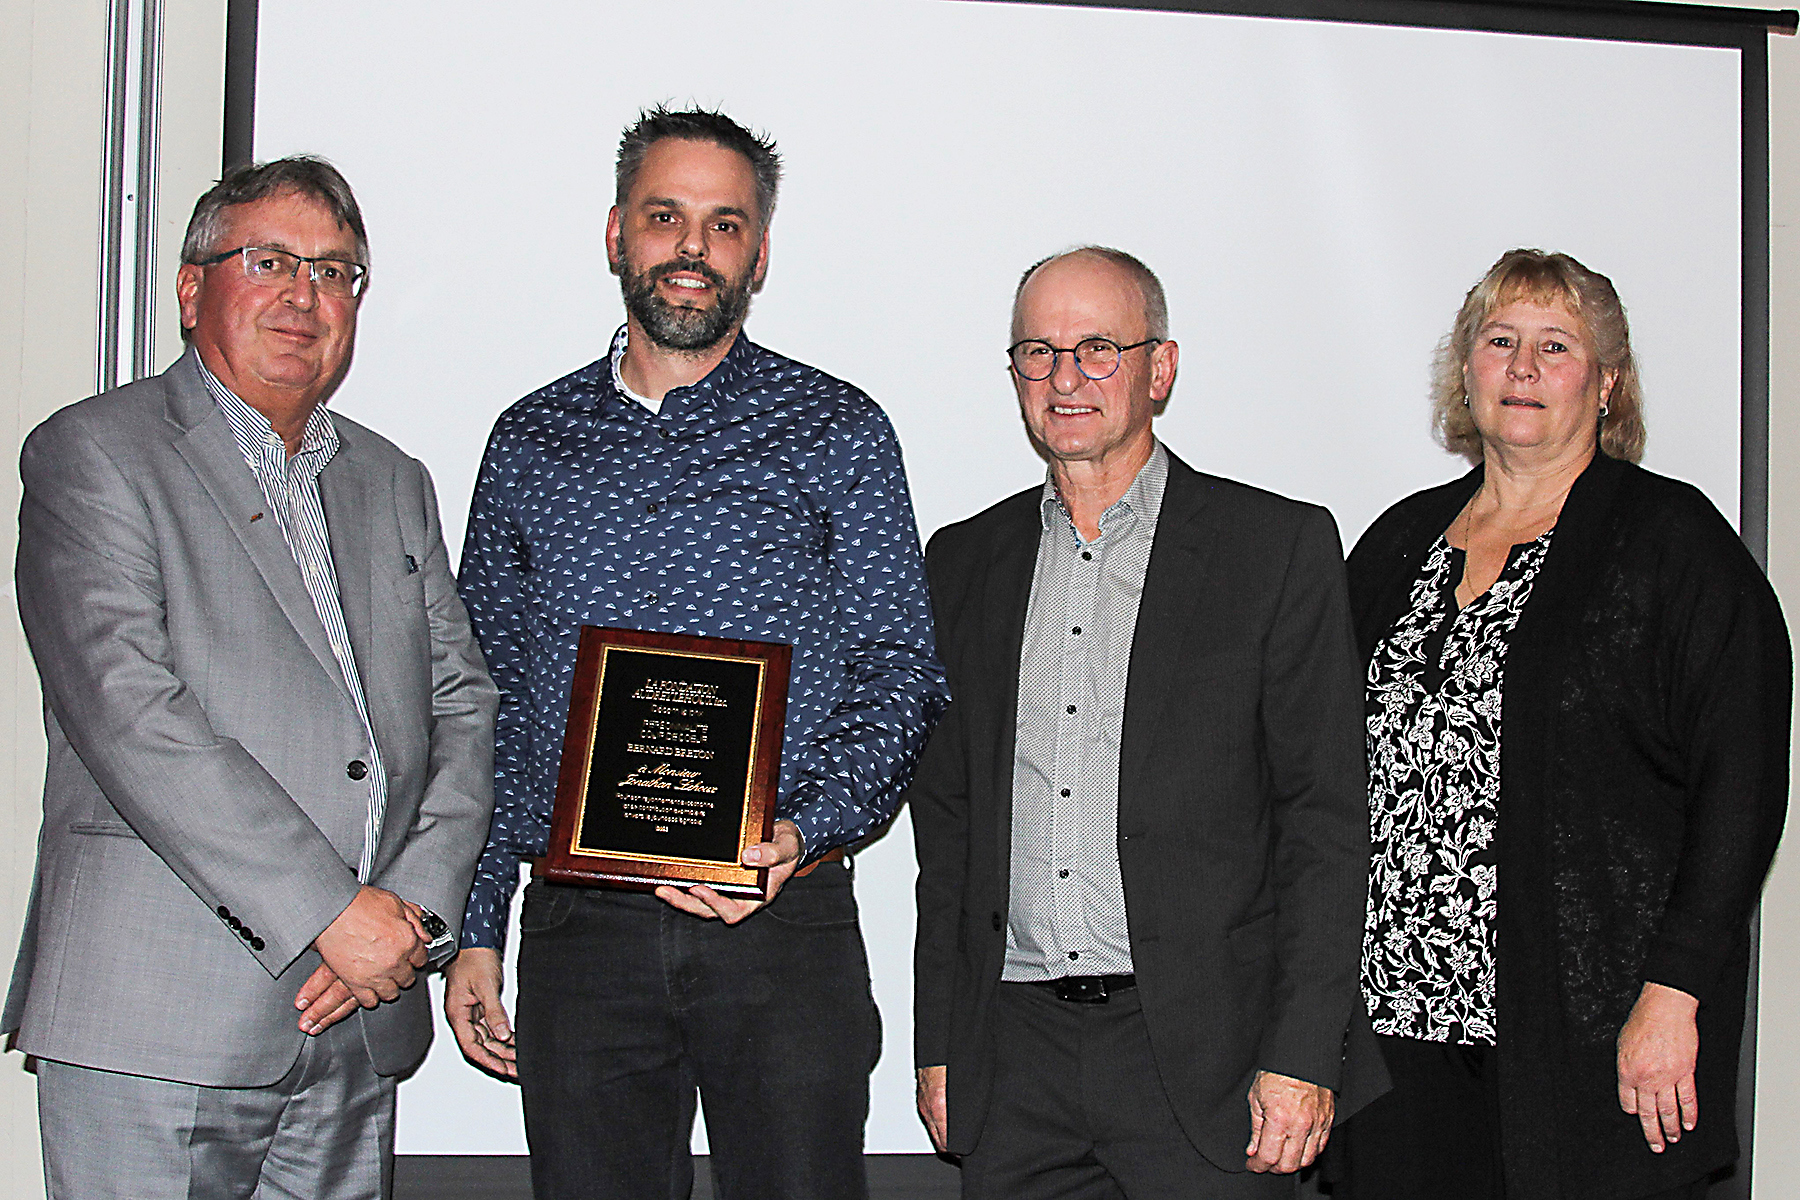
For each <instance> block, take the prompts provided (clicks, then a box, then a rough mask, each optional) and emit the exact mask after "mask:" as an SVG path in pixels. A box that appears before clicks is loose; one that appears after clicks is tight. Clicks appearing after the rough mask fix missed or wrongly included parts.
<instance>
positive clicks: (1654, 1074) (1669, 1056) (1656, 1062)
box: [1619, 983, 1700, 1154]
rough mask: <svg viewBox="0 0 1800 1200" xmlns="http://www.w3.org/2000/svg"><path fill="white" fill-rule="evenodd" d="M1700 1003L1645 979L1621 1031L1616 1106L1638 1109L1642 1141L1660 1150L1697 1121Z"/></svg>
mask: <svg viewBox="0 0 1800 1200" xmlns="http://www.w3.org/2000/svg"><path fill="white" fill-rule="evenodd" d="M1699 1008H1700V1002H1699V1001H1698V1000H1696V999H1694V998H1693V997H1692V996H1690V995H1688V994H1687V993H1686V992H1683V991H1678V990H1676V989H1675V988H1672V987H1665V986H1664V985H1662V984H1660V983H1646V984H1645V985H1644V990H1643V991H1641V992H1639V993H1638V999H1637V1003H1636V1004H1635V1005H1633V1006H1632V1009H1631V1016H1630V1017H1628V1018H1627V1019H1626V1021H1625V1028H1623V1029H1621V1030H1619V1107H1620V1108H1622V1109H1624V1110H1625V1111H1626V1112H1628V1113H1635V1114H1637V1119H1638V1123H1639V1124H1640V1125H1642V1126H1643V1127H1644V1141H1646V1142H1648V1143H1649V1145H1650V1149H1651V1150H1652V1151H1653V1152H1655V1153H1657V1154H1661V1153H1662V1152H1663V1148H1664V1144H1665V1142H1671V1143H1672V1142H1679V1141H1680V1140H1681V1134H1682V1131H1683V1130H1691V1129H1693V1127H1694V1126H1695V1125H1696V1124H1698V1123H1699V1121H1700V1096H1699V1093H1698V1092H1696V1091H1695V1089H1694V1062H1695V1060H1696V1059H1697V1058H1698V1057H1699V1055H1700V1029H1699V1026H1698V1025H1697V1024H1696V1023H1695V1021H1694V1014H1695V1013H1696V1012H1697V1011H1698V1010H1699Z"/></svg>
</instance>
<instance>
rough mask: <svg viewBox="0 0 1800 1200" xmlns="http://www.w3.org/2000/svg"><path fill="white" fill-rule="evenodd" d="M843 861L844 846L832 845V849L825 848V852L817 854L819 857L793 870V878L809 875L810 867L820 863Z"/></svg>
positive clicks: (810, 872)
mask: <svg viewBox="0 0 1800 1200" xmlns="http://www.w3.org/2000/svg"><path fill="white" fill-rule="evenodd" d="M843 861H844V848H843V847H842V846H836V847H833V848H832V849H830V850H827V851H826V852H825V853H823V854H821V855H819V857H817V858H815V859H813V860H812V861H811V862H809V863H807V864H806V865H805V866H804V867H801V868H800V869H799V870H798V871H795V872H794V878H796V879H798V878H799V877H800V876H802V875H811V874H812V869H813V868H814V867H816V866H818V865H819V864H820V863H828V862H843Z"/></svg>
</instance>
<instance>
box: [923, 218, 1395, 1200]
mask: <svg viewBox="0 0 1800 1200" xmlns="http://www.w3.org/2000/svg"><path fill="white" fill-rule="evenodd" d="M1013 338H1014V345H1013V346H1012V348H1011V351H1010V357H1011V361H1012V367H1013V377H1014V385H1015V387H1016V389H1017V392H1018V397H1019V404H1020V408H1021V411H1022V414H1023V416H1024V420H1025V425H1026V428H1027V430H1028V431H1029V433H1030V436H1031V439H1032V442H1033V443H1034V445H1035V446H1036V448H1037V449H1038V451H1039V453H1040V454H1042V455H1043V456H1044V457H1045V458H1046V459H1047V460H1048V462H1049V464H1050V466H1049V478H1048V480H1047V482H1046V483H1045V484H1044V485H1043V486H1041V487H1034V488H1031V489H1028V490H1027V491H1024V492H1021V493H1019V494H1018V495H1016V496H1013V497H1011V498H1010V499H1007V500H1004V501H1002V502H1000V503H999V504H997V505H995V506H994V507H992V508H990V509H988V510H987V511H986V512H983V513H981V514H979V515H977V516H975V517H973V518H971V519H969V520H967V521H964V522H962V523H961V524H958V525H953V526H950V527H948V528H946V529H944V530H942V531H940V532H939V533H938V534H937V536H936V537H934V538H933V539H932V541H931V545H930V547H929V549H928V550H927V552H926V563H927V572H928V574H929V576H930V583H931V596H932V605H933V610H934V615H935V618H936V622H937V632H938V646H939V653H940V656H941V657H942V659H943V662H944V665H945V667H946V669H947V670H948V672H949V678H950V686H951V693H952V696H953V700H952V703H951V706H950V709H949V711H948V712H947V714H946V715H945V717H944V720H943V722H942V723H941V724H940V725H939V727H938V729H937V731H936V733H935V734H934V735H933V738H932V740H931V743H930V745H929V747H928V749H927V750H926V752H925V755H924V757H923V759H922V760H921V762H920V766H919V770H918V775H917V778H916V780H915V782H914V783H913V786H912V789H911V791H910V793H909V797H910V800H911V805H912V821H913V830H914V836H915V839H916V842H917V847H918V855H919V882H918V901H919V928H918V944H917V981H916V1001H915V1005H916V1013H915V1027H916V1040H917V1044H916V1048H915V1050H916V1062H917V1063H918V1066H919V1108H920V1112H921V1115H922V1116H923V1117H924V1119H925V1122H926V1125H927V1126H928V1128H929V1129H930V1130H931V1134H932V1137H933V1140H934V1141H935V1142H936V1144H937V1145H938V1147H939V1148H940V1149H942V1150H947V1151H949V1152H952V1153H955V1154H959V1155H961V1156H962V1161H963V1192H964V1195H965V1196H966V1197H1007V1198H1009V1200H1011V1198H1015V1197H1050V1196H1056V1197H1064V1198H1085V1197H1094V1198H1095V1200H1098V1198H1100V1197H1117V1196H1119V1195H1124V1196H1127V1197H1129V1198H1130V1200H1141V1198H1144V1197H1176V1196H1180V1197H1194V1196H1203V1197H1238V1196H1267V1195H1281V1194H1283V1193H1284V1192H1285V1194H1288V1195H1291V1194H1292V1193H1293V1187H1294V1185H1293V1182H1292V1179H1291V1177H1289V1178H1282V1176H1283V1175H1284V1174H1286V1173H1289V1172H1293V1171H1295V1170H1297V1169H1298V1168H1299V1167H1301V1166H1302V1165H1305V1164H1307V1163H1309V1162H1311V1161H1312V1160H1313V1158H1314V1157H1315V1156H1316V1155H1317V1154H1318V1152H1319V1150H1320V1149H1321V1148H1322V1147H1323V1145H1324V1143H1325V1141H1326V1138H1327V1137H1328V1136H1329V1132H1330V1127H1331V1122H1332V1115H1333V1109H1334V1104H1335V1100H1336V1097H1335V1095H1334V1089H1337V1088H1338V1087H1339V1085H1340V1073H1341V1065H1342V1061H1343V1051H1344V1044H1345V1035H1346V1029H1347V1028H1348V1026H1349V1024H1350V1022H1351V1019H1352V1015H1353V1012H1354V1010H1355V1009H1356V1008H1357V1005H1358V1003H1359V997H1358V982H1357V980H1358V956H1359V953H1360V942H1361V931H1362V913H1363V902H1364V891H1365V888H1366V886H1367V866H1368V861H1367V860H1368V829H1367V825H1368V818H1367V808H1366V799H1365V796H1364V772H1363V748H1362V732H1361V726H1362V688H1361V685H1360V681H1359V678H1358V671H1357V668H1356V662H1355V651H1354V649H1353V645H1352V638H1351V630H1350V620H1349V613H1348V604H1347V600H1346V596H1345V585H1344V567H1343V558H1342V551H1341V548H1340V545H1339V542H1338V537H1337V530H1336V527H1335V525H1334V523H1333V522H1332V519H1331V517H1330V515H1329V514H1328V513H1326V512H1325V511H1324V510H1323V509H1320V508H1316V507H1313V506H1311V505H1305V504H1300V503H1297V502H1294V501H1291V500H1286V499H1283V498H1281V497H1278V496H1274V495H1271V494H1269V493H1267V492H1263V491H1259V490H1256V489H1254V488H1250V487H1246V486H1244V485H1242V484H1237V483H1232V482H1230V481H1228V480H1224V479H1219V478H1216V477H1213V476H1209V475H1202V474H1199V473H1197V472H1195V471H1193V470H1191V469H1190V468H1189V467H1187V466H1186V465H1185V464H1184V463H1182V462H1181V461H1180V460H1179V459H1178V458H1176V457H1175V456H1174V455H1172V454H1170V453H1169V452H1168V451H1167V450H1166V449H1164V448H1163V446H1162V445H1161V443H1160V442H1158V441H1157V439H1156V438H1155V437H1154V435H1153V434H1152V433H1151V421H1152V418H1153V416H1154V414H1155V413H1156V412H1157V411H1158V410H1159V409H1160V408H1161V406H1162V405H1163V404H1164V403H1165V402H1166V401H1167V398H1168V395H1169V392H1170V389H1171V388H1172V387H1173V385H1174V381H1175V372H1176V362H1177V348H1176V344H1175V343H1174V342H1173V341H1171V340H1169V338H1168V330H1167V310H1166V305H1165V302H1164V299H1163V293H1162V288H1161V285H1160V284H1159V283H1158V282H1157V280H1156V277H1155V276H1154V275H1153V274H1152V273H1151V272H1150V271H1149V270H1148V269H1147V268H1146V267H1144V265H1143V264H1142V263H1140V262H1138V261H1137V260H1136V259H1134V258H1132V257H1131V256H1129V255H1126V254H1123V253H1121V252H1119V251H1115V250H1108V249H1104V248H1096V247H1087V248H1083V249H1080V250H1074V251H1070V252H1068V253H1066V254H1063V255H1058V256H1056V257H1053V258H1050V259H1048V260H1046V261H1044V262H1042V263H1040V264H1038V265H1036V266H1035V267H1033V268H1032V269H1031V270H1030V271H1028V272H1027V273H1026V275H1025V277H1024V279H1023V280H1022V281H1021V283H1020V287H1019V292H1018V295H1017V297H1016V299H1015V302H1014V309H1013Z"/></svg>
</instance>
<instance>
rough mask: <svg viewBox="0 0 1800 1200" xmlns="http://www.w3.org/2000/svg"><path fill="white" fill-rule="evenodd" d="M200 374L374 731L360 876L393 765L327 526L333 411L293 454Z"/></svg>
mask: <svg viewBox="0 0 1800 1200" xmlns="http://www.w3.org/2000/svg"><path fill="white" fill-rule="evenodd" d="M200 378H201V379H203V380H205V381H206V390H207V391H209V392H211V393H212V398H213V400H214V402H215V403H217V404H218V406H219V411H220V412H222V413H224V414H225V421H226V423H227V424H229V425H230V426H231V432H232V435H233V436H234V437H236V438H237V444H238V449H239V450H240V451H242V452H243V455H244V462H245V463H247V464H248V465H249V467H250V473H251V474H252V475H254V476H256V485H257V487H259V488H261V489H262V494H263V500H265V501H266V502H267V503H268V505H269V515H270V516H271V517H273V518H274V519H275V524H276V526H277V527H279V528H280V530H281V536H282V537H283V538H285V539H286V540H287V544H288V550H289V551H290V552H291V553H292V554H293V556H294V562H295V564H296V565H297V566H298V567H299V568H300V579H301V581H302V582H304V583H305V584H306V594H307V595H309V596H311V597H312V602H313V608H315V609H316V610H318V613H319V620H320V622H321V623H322V624H323V625H324V626H325V637H326V639H327V640H328V641H329V642H330V643H331V655H332V657H333V658H335V659H337V664H338V669H339V670H340V671H342V672H343V673H344V684H345V686H346V687H347V688H348V689H349V691H350V700H351V702H352V703H353V704H355V705H356V715H357V716H359V717H361V718H362V723H363V732H364V733H366V734H367V735H368V738H369V762H368V767H369V774H368V780H369V815H368V819H367V820H366V821H365V823H364V825H363V852H362V862H361V863H360V864H359V865H358V866H357V869H356V877H357V878H358V879H360V880H362V881H363V882H364V883H367V882H368V881H369V875H370V873H371V872H372V871H373V870H374V869H375V850H376V848H377V846H378V845H379V844H380V841H381V821H382V818H383V816H384V815H385V814H386V812H387V771H386V770H384V769H383V767H382V765H381V747H380V746H378V745H376V743H375V732H374V729H373V728H372V727H371V726H370V724H369V706H368V704H367V703H366V702H365V701H364V699H363V686H362V676H361V675H360V674H358V673H357V670H356V654H355V652H354V651H353V650H352V649H351V648H350V631H349V630H348V629H346V628H345V627H344V606H343V602H342V601H341V600H340V599H339V598H338V578H337V567H336V566H335V565H334V564H333V563H332V561H331V537H330V534H329V533H328V532H327V531H326V528H325V506H324V504H323V502H322V501H321V500H320V499H319V472H321V471H323V470H324V469H325V464H326V463H328V462H330V461H331V458H332V456H333V455H334V454H336V453H337V449H338V435H337V429H336V427H334V426H333V425H332V423H331V414H330V413H328V412H326V411H325V406H324V405H323V404H321V405H320V406H319V407H317V408H315V409H313V411H312V415H311V416H310V417H308V418H307V419H306V429H305V431H304V432H303V433H302V434H301V435H300V451H299V453H297V454H295V455H294V456H293V457H291V458H290V457H288V452H287V446H286V445H285V444H284V443H283V442H282V440H281V435H280V434H279V433H276V432H275V428H274V426H272V425H270V424H269V419H268V418H267V417H265V416H263V415H262V414H261V413H259V412H257V411H256V410H255V409H254V408H251V407H250V406H249V405H248V404H245V403H244V402H243V401H242V400H240V399H238V397H237V396H236V395H234V394H233V393H232V391H231V389H230V388H228V387H226V386H225V385H224V384H223V383H220V382H219V380H218V377H217V376H215V375H214V374H213V373H212V372H211V371H209V370H207V369H206V364H205V363H200Z"/></svg>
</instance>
